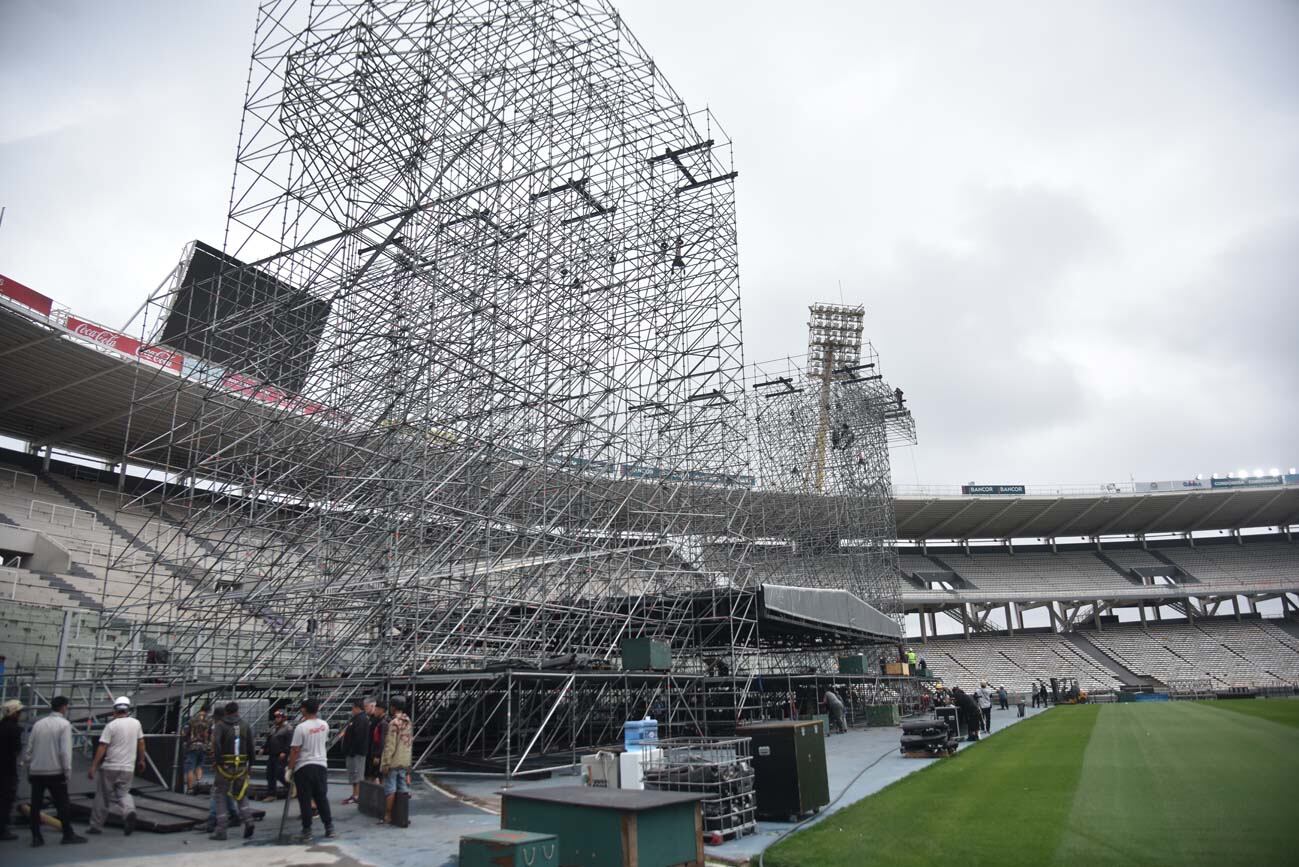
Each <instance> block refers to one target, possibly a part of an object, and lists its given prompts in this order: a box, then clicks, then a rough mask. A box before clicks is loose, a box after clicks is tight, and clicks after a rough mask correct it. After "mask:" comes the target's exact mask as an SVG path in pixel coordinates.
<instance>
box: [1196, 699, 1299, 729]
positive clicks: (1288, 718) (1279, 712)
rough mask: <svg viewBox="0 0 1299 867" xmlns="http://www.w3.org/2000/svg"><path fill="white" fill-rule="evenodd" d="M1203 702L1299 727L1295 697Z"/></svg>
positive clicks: (1298, 708)
mask: <svg viewBox="0 0 1299 867" xmlns="http://www.w3.org/2000/svg"><path fill="white" fill-rule="evenodd" d="M1202 704H1203V705H1204V706H1205V707H1210V708H1213V709H1214V710H1225V711H1230V712H1232V713H1243V714H1247V715H1248V716H1252V717H1257V718H1258V719H1265V720H1269V721H1270V722H1274V723H1280V724H1281V725H1285V726H1291V727H1293V728H1299V700H1296V699H1293V698H1273V699H1254V700H1252V701H1251V700H1249V699H1231V700H1228V701H1206V702H1202Z"/></svg>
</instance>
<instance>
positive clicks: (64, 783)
mask: <svg viewBox="0 0 1299 867" xmlns="http://www.w3.org/2000/svg"><path fill="white" fill-rule="evenodd" d="M67 715H68V700H67V698H66V697H64V696H61V695H56V696H55V697H54V699H53V700H52V701H51V702H50V712H49V713H48V714H46V715H45V716H43V717H41V718H40V719H38V720H37V721H36V725H34V726H32V731H31V734H29V735H28V737H27V754H26V756H25V757H24V759H23V764H25V765H27V783H28V785H30V786H31V790H32V815H31V821H32V845H33V846H44V845H45V838H44V837H43V836H41V807H43V806H44V805H45V793H46V792H47V791H48V792H49V793H50V796H51V797H52V798H54V809H55V811H56V813H57V815H58V817H59V824H61V825H62V826H63V842H64V843H84V842H86V838H85V837H79V836H77V833H76V832H75V831H74V830H73V829H72V805H71V804H70V803H68V780H69V779H70V778H71V776H72V723H70V722H68V716H67Z"/></svg>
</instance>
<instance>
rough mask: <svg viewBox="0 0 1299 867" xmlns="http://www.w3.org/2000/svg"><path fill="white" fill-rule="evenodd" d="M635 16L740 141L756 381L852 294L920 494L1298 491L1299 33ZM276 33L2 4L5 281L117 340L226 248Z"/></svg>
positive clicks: (1207, 26) (130, 9)
mask: <svg viewBox="0 0 1299 867" xmlns="http://www.w3.org/2000/svg"><path fill="white" fill-rule="evenodd" d="M621 8H622V11H623V13H624V15H625V18H626V20H627V22H628V24H629V26H630V27H631V28H632V30H633V31H634V32H635V33H636V34H637V36H638V37H639V38H640V40H641V41H642V42H643V43H644V45H645V46H646V47H647V49H648V50H649V51H650V52H651V53H652V54H653V55H654V56H655V58H656V59H657V60H658V62H659V64H660V66H661V68H662V69H663V71H664V73H665V74H666V75H667V77H668V78H669V79H670V80H671V81H672V82H673V83H674V85H675V86H676V88H677V90H678V91H679V92H680V93H681V94H682V96H683V97H685V99H686V100H687V101H688V102H690V103H691V104H692V105H694V106H702V105H705V104H707V105H709V106H711V107H712V108H713V110H714V111H715V112H716V113H717V115H718V117H719V118H720V120H721V122H722V124H723V125H724V126H725V128H726V130H727V132H728V133H729V134H730V135H731V137H732V138H733V139H734V141H735V144H736V162H737V167H738V169H739V170H740V179H739V181H738V185H737V197H738V202H739V214H740V222H739V233H740V274H741V281H742V286H743V294H744V317H745V335H746V343H747V350H746V353H747V355H748V357H749V358H750V359H753V360H762V359H769V358H773V357H778V356H782V355H785V354H801V353H802V352H803V351H804V348H805V331H804V326H803V323H804V322H805V321H806V318H807V316H806V305H807V303H808V301H809V300H811V299H818V300H828V301H838V300H839V298H840V289H839V286H840V284H842V287H843V289H842V297H843V299H844V300H845V301H847V302H849V303H861V304H864V305H866V310H867V320H866V321H867V335H868V337H870V339H872V340H873V341H874V343H875V345H876V347H877V348H878V349H879V351H880V353H881V355H882V357H883V370H884V373H885V374H886V375H887V377H888V378H889V379H890V380H891V381H892V382H894V383H895V384H897V385H900V386H901V387H902V388H903V389H905V390H906V394H907V398H908V400H909V402H910V405H911V408H912V410H913V412H914V413H915V415H916V417H917V424H918V429H919V435H920V445H919V447H917V448H915V449H904V450H897V451H895V452H894V469H895V478H896V480H897V481H898V482H899V483H903V484H911V483H915V482H919V483H922V484H950V483H960V482H964V481H970V480H977V481H980V482H987V483H1014V482H1029V483H1033V482H1104V481H1127V480H1128V477H1129V474H1131V475H1133V476H1134V477H1135V478H1137V479H1138V480H1154V479H1170V478H1181V477H1185V476H1193V475H1194V474H1196V473H1200V472H1202V473H1210V472H1214V471H1220V472H1225V471H1228V470H1235V469H1238V468H1242V467H1245V468H1248V469H1251V470H1252V469H1254V468H1255V467H1261V468H1264V469H1268V468H1271V467H1273V466H1278V467H1282V468H1286V467H1289V466H1291V465H1294V464H1299V399H1297V393H1296V383H1297V382H1299V300H1297V299H1299V3H1297V2H1293V0H1276V2H1267V0H1246V2H1227V0H1222V2H1211V3H1210V2H1190V0H1165V2H1140V3H1133V2H1117V0H1116V2H1089V3H1065V2H1059V3H1023V2H1020V3H1004V4H1002V3H994V2H979V3H960V2H944V3H917V2H905V3H902V2H890V3H882V2H844V3H828V2H811V0H804V2H798V3H755V2H744V3H741V2H727V3H723V2H711V0H710V2H702V0H690V2H687V0H635V2H627V3H624V4H622V5H621ZM254 19H255V4H254V3H252V2H248V0H238V2H234V0H223V2H204V3H199V2H179V0H171V2H165V3H164V2H153V3H146V2H120V3H113V4H106V3H102V2H60V0H39V2H24V0H0V73H2V74H0V205H4V206H7V208H8V212H7V214H6V216H5V220H4V223H3V225H2V226H0V273H4V274H7V275H9V276H11V277H13V278H15V279H18V280H20V281H22V282H25V283H27V284H28V285H30V286H32V287H33V288H35V289H37V290H39V291H42V292H45V293H46V294H48V295H52V296H54V297H55V298H56V299H57V300H59V301H61V302H63V303H65V304H67V305H69V306H70V307H72V308H73V309H74V310H76V311H78V312H81V313H84V314H86V315H88V316H89V317H90V318H94V319H97V320H99V321H101V322H104V323H105V324H110V325H122V324H124V323H125V321H126V320H127V319H128V318H129V317H130V315H131V314H132V312H133V311H134V310H135V308H136V307H137V306H138V305H139V304H140V302H141V301H142V300H143V299H144V297H145V296H146V295H147V294H148V293H149V291H151V290H152V289H153V288H154V286H155V285H156V284H157V283H158V282H159V281H160V280H161V279H162V278H163V277H164V276H165V275H166V273H167V272H168V271H169V270H170V268H171V267H172V265H174V264H175V261H176V259H177V257H178V256H179V253H180V250H181V247H182V246H183V245H184V244H185V243H186V242H187V241H189V240H191V239H193V238H204V239H210V240H215V241H217V242H219V241H220V238H221V232H222V228H223V225H224V217H223V215H224V212H225V208H226V203H227V198H228V195H229V188H230V177H231V174H232V171H233V157H234V150H235V143H236V138H237V135H238V129H239V114H240V104H241V100H242V96H243V90H244V84H245V80H246V76H247V71H248V54H249V50H250V46H251V36H252V28H253V23H254Z"/></svg>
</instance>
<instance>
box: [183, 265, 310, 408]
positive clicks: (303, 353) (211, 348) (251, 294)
mask: <svg viewBox="0 0 1299 867" xmlns="http://www.w3.org/2000/svg"><path fill="white" fill-rule="evenodd" d="M328 318H329V302H328V301H324V300H321V299H319V298H316V297H314V296H312V295H311V293H309V292H307V291H306V290H303V289H297V288H295V287H293V286H290V285H289V284H287V283H284V282H282V281H280V280H277V279H276V278H274V277H272V276H271V275H270V274H267V273H266V272H265V271H261V270H259V269H257V268H253V267H251V266H249V265H245V264H244V263H243V262H240V261H239V260H238V259H236V258H234V257H233V256H227V255H226V254H225V253H222V252H221V251H220V250H217V249H215V248H213V247H209V246H208V245H207V244H204V243H203V242H202V241H195V242H194V254H193V255H192V256H191V257H190V260H189V264H188V266H187V267H186V269H185V276H184V278H183V279H182V280H181V285H180V290H179V291H178V292H177V293H176V297H175V298H174V300H173V301H172V305H171V310H170V311H168V314H167V321H166V322H165V323H164V325H163V329H162V338H161V340H160V341H159V342H160V343H162V344H163V345H164V346H169V347H171V348H172V349H176V350H179V351H180V352H183V353H185V354H186V355H191V356H195V357H197V358H201V359H204V360H205V361H210V362H212V363H213V364H218V365H220V366H222V367H225V368H227V369H230V370H232V371H237V372H239V373H242V374H245V375H247V376H251V377H255V378H256V379H258V380H260V381H262V382H265V383H269V384H271V385H274V386H276V387H278V388H282V389H284V390H285V391H288V392H292V393H293V394H300V393H301V392H302V388H303V386H304V385H305V384H306V381H307V373H308V372H309V371H310V369H311V359H312V356H314V355H315V353H316V347H317V345H318V344H319V343H320V336H321V334H322V333H323V331H324V329H325V320H326V319H328Z"/></svg>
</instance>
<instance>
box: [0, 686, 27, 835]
mask: <svg viewBox="0 0 1299 867" xmlns="http://www.w3.org/2000/svg"><path fill="white" fill-rule="evenodd" d="M22 713H23V703H22V702H21V701H18V699H16V698H11V699H10V700H9V701H7V702H5V703H4V704H3V705H0V840H5V841H8V840H17V839H18V835H17V834H15V833H14V832H13V831H10V830H9V817H10V816H12V815H13V814H14V796H15V795H17V794H18V757H19V754H20V753H22V750H23V730H22V728H21V727H20V726H19V725H18V718H19V717H21V716H22Z"/></svg>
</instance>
